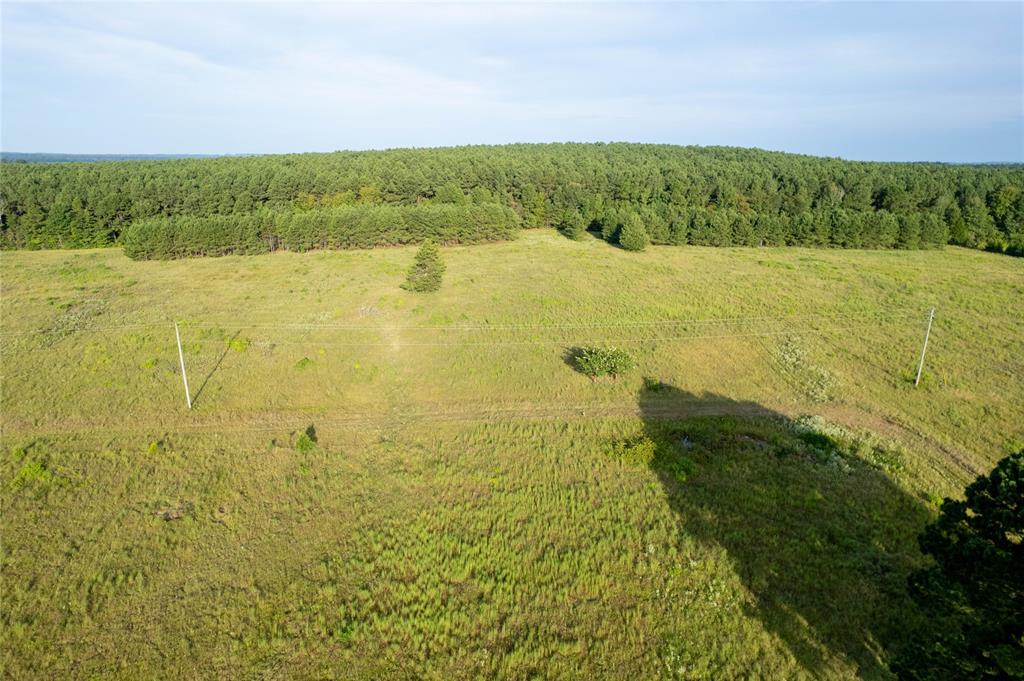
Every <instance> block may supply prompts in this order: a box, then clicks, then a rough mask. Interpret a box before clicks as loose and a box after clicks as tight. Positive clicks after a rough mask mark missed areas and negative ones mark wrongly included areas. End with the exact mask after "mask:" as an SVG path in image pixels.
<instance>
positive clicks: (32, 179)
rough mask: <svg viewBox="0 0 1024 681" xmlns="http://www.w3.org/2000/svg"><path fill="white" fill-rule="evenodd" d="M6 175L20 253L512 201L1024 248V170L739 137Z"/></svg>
mask: <svg viewBox="0 0 1024 681" xmlns="http://www.w3.org/2000/svg"><path fill="white" fill-rule="evenodd" d="M0 171H2V176H0V190H2V196H0V245H2V246H3V247H5V248H49V247H65V248H67V247H89V246H102V245H109V244H115V243H121V242H122V241H125V242H127V240H128V238H129V234H135V235H136V237H137V236H138V234H139V232H138V229H139V228H141V226H142V225H147V226H149V228H151V229H158V230H167V229H172V228H178V227H180V228H181V229H182V230H186V231H190V232H192V233H194V231H195V230H197V229H203V228H204V227H202V226H206V227H208V228H209V229H228V228H227V227H225V226H224V225H225V224H226V223H221V222H218V218H226V217H232V218H237V217H240V216H246V220H247V221H248V222H247V224H253V225H254V224H258V223H259V221H260V220H267V219H273V220H282V221H285V220H291V219H292V218H285V217H283V216H286V215H301V214H318V213H320V212H323V211H327V213H331V211H333V210H336V209H340V208H348V209H354V208H358V209H359V210H364V211H369V209H370V208H371V207H374V206H390V207H414V206H420V207H423V206H436V205H455V206H482V205H498V206H502V207H505V208H508V209H510V210H512V211H514V212H515V213H516V215H517V216H518V217H519V219H520V220H521V222H522V225H523V226H525V227H541V226H552V227H557V228H559V229H561V230H562V231H563V232H565V233H566V234H568V235H570V236H579V235H580V234H582V233H584V232H586V231H588V230H589V231H591V232H593V233H596V234H599V235H601V236H602V237H603V238H605V239H608V240H609V241H612V242H617V241H618V239H619V237H620V236H621V234H622V229H623V227H624V226H627V225H628V226H629V229H628V230H627V235H628V237H629V239H628V241H637V242H638V243H641V242H643V241H644V239H643V237H642V235H638V234H637V233H636V229H635V227H636V218H639V221H640V223H642V225H643V229H644V231H646V233H647V239H648V240H649V241H650V242H651V243H655V244H684V243H686V244H701V245H717V246H727V245H807V246H832V247H849V248H892V247H902V248H920V247H929V246H941V245H942V244H945V243H953V244H958V245H962V246H967V247H971V248H981V249H989V250H996V251H1005V252H1010V253H1014V254H1018V255H1020V254H1024V168H1022V167H1021V166H1019V165H972V166H967V165H945V164H933V163H929V164H917V163H868V162H854V161H843V160H840V159H834V158H820V157H812V156H803V155H797V154H785V153H779V152H768V151H762V150H757V149H742V148H730V147H680V146H670V145H646V144H516V145H504V146H471V147H452V148H439V149H395V150H387V151H366V152H335V153H327V154H298V155H281V156H252V157H223V158H203V159H177V160H162V161H124V162H101V163H69V164H35V163H3V164H2V165H0ZM367 214H370V213H367ZM398 214H399V213H395V215H398ZM403 215H405V214H403ZM453 215H454V214H453ZM268 216H270V217H268ZM310 219H311V218H310ZM323 219H325V220H330V219H332V218H330V217H329V216H327V215H325V216H324V218H323ZM403 219H404V218H403ZM403 224H404V223H403ZM132 225H135V228H134V229H133V228H132ZM172 226H173V227H172ZM401 229H405V227H402V228H401ZM399 231H401V230H399ZM264 236H266V235H264ZM412 237H413V240H416V241H421V240H423V239H425V238H435V239H437V240H439V241H450V240H453V239H456V240H457V238H456V237H452V238H444V237H443V236H440V235H428V234H423V235H417V234H412ZM132 238H135V237H132ZM160 238H165V237H160ZM190 238H195V237H194V236H193V237H190ZM503 238H504V237H503ZM385 242H386V240H385ZM267 243H268V247H273V246H274V242H273V240H272V239H267ZM363 243H368V244H370V245H377V242H374V241H373V240H370V241H366V240H365V239H363V237H361V236H360V237H354V238H352V239H341V238H338V239H336V243H332V244H331V245H334V246H345V245H348V246H354V245H360V244H363Z"/></svg>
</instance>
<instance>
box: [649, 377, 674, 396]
mask: <svg viewBox="0 0 1024 681" xmlns="http://www.w3.org/2000/svg"><path fill="white" fill-rule="evenodd" d="M644 390H646V391H647V392H649V393H663V392H669V391H671V390H672V386H671V385H669V384H668V383H665V382H664V381H659V380H658V379H656V378H651V377H649V376H645V377H644Z"/></svg>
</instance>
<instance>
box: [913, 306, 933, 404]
mask: <svg viewBox="0 0 1024 681" xmlns="http://www.w3.org/2000/svg"><path fill="white" fill-rule="evenodd" d="M934 319H935V308H934V307H933V308H932V311H931V312H930V313H929V314H928V330H927V331H925V332H924V345H922V346H921V361H919V362H918V363H917V378H915V379H914V387H915V388H916V387H917V384H918V383H920V382H921V370H922V369H924V353H925V352H927V351H928V336H930V335H931V333H932V320H934Z"/></svg>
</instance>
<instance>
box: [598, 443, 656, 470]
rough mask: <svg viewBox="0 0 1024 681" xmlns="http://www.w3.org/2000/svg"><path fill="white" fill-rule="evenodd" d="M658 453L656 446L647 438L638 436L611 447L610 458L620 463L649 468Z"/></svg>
mask: <svg viewBox="0 0 1024 681" xmlns="http://www.w3.org/2000/svg"><path fill="white" fill-rule="evenodd" d="M657 453H658V444H657V443H656V442H655V441H654V440H652V439H651V438H649V437H646V436H639V437H635V438H632V439H629V440H623V441H621V442H616V443H615V444H613V445H612V451H611V453H610V455H611V457H612V458H613V459H615V460H617V461H621V462H622V463H628V464H633V465H637V466H640V465H643V466H650V465H651V464H652V463H654V457H655V456H656V455H657Z"/></svg>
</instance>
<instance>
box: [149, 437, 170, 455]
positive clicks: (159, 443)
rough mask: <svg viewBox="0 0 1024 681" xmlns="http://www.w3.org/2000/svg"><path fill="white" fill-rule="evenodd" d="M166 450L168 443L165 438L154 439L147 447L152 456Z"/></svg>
mask: <svg viewBox="0 0 1024 681" xmlns="http://www.w3.org/2000/svg"><path fill="white" fill-rule="evenodd" d="M166 450H167V443H166V442H165V441H164V440H154V441H152V442H150V443H149V447H147V448H146V451H148V452H149V454H150V456H156V455H157V454H162V453H163V452H164V451H166Z"/></svg>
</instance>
